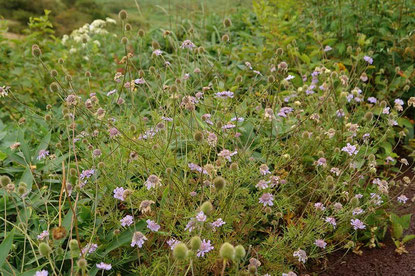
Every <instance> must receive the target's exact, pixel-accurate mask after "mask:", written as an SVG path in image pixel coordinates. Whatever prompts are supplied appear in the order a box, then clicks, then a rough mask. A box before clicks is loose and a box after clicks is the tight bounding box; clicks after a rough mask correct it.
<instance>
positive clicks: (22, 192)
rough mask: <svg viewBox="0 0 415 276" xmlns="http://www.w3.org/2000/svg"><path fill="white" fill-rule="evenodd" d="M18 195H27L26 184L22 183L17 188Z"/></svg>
mask: <svg viewBox="0 0 415 276" xmlns="http://www.w3.org/2000/svg"><path fill="white" fill-rule="evenodd" d="M17 193H18V194H19V195H20V196H23V195H25V194H26V193H27V184H26V183H24V182H20V184H19V187H18V188H17Z"/></svg>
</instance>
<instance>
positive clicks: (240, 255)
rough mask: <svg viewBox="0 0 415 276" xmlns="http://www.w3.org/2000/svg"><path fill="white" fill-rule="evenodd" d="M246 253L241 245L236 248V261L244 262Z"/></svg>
mask: <svg viewBox="0 0 415 276" xmlns="http://www.w3.org/2000/svg"><path fill="white" fill-rule="evenodd" d="M245 255H246V251H245V248H244V247H243V246H242V245H241V244H240V245H237V246H236V247H235V259H237V260H242V258H243V257H245Z"/></svg>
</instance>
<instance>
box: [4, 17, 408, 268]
mask: <svg viewBox="0 0 415 276" xmlns="http://www.w3.org/2000/svg"><path fill="white" fill-rule="evenodd" d="M36 22H40V23H39V24H37V25H36V26H34V27H33V29H34V30H33V31H32V34H31V35H29V36H28V38H27V40H26V41H25V42H22V44H21V46H23V47H22V48H21V49H20V50H19V48H13V47H12V46H10V45H8V44H6V43H4V44H1V45H2V47H4V48H5V49H7V52H8V54H7V53H6V54H5V56H2V60H4V59H7V58H8V56H7V55H9V56H10V55H12V54H14V55H16V53H18V51H21V52H19V53H20V54H21V55H22V56H23V57H24V59H25V60H24V61H21V62H22V63H23V64H24V66H20V67H19V66H17V65H14V66H15V67H12V66H13V65H10V68H11V69H12V70H11V71H12V72H5V71H3V72H1V76H2V81H4V84H3V83H2V84H1V85H2V87H1V90H0V93H1V94H0V95H1V96H2V98H1V100H2V110H1V113H0V115H1V119H2V122H1V124H0V137H1V138H2V142H1V145H0V160H1V161H0V162H1V164H2V166H1V169H0V173H1V179H0V180H1V189H0V193H1V199H0V213H1V214H2V215H1V221H0V225H1V230H3V231H1V234H0V237H2V242H1V244H0V269H1V272H2V273H3V274H4V275H21V274H22V275H72V274H80V275H96V274H101V275H162V274H167V275H290V276H292V275H297V273H298V274H300V273H301V272H303V271H305V269H306V266H307V265H308V264H310V263H316V262H319V261H320V260H322V259H324V258H325V256H326V255H327V254H329V253H331V252H333V251H335V250H337V249H339V248H349V249H350V250H353V251H355V252H357V251H359V249H360V248H361V247H362V246H369V247H375V246H378V245H379V244H380V243H381V241H382V239H383V238H384V236H385V234H386V233H387V232H388V231H390V232H391V233H392V235H393V237H394V240H395V244H396V247H397V252H399V253H401V254H403V253H405V243H407V242H409V241H410V240H412V239H413V238H414V237H415V236H414V235H410V234H409V235H406V233H405V234H404V229H406V228H408V220H410V215H406V216H397V215H394V214H389V213H388V212H387V211H386V210H387V207H388V205H389V204H409V202H410V201H411V199H409V198H408V197H407V196H406V195H405V193H402V194H399V195H397V196H395V195H394V196H393V197H390V196H389V192H390V191H391V190H392V189H394V188H397V187H404V186H405V185H408V184H409V183H410V182H411V181H412V180H413V179H411V178H410V177H408V176H406V174H405V173H407V172H408V171H409V170H410V169H411V168H412V167H413V164H412V161H411V158H410V157H407V156H403V155H402V154H401V152H402V151H400V152H398V151H397V145H399V144H404V143H407V142H409V141H410V139H412V138H413V125H412V124H411V121H410V120H409V119H408V118H407V117H406V114H408V110H410V109H411V108H413V107H414V106H415V98H414V97H413V95H410V94H409V92H408V91H410V89H412V84H411V79H410V78H409V77H408V76H406V75H400V74H399V71H397V72H396V76H394V77H393V78H394V81H393V82H392V83H390V82H389V80H390V76H389V75H388V74H383V73H382V68H378V67H377V64H376V63H375V60H374V56H375V55H376V54H377V53H376V52H374V51H370V50H367V51H365V50H362V48H360V47H359V46H358V44H356V45H353V46H352V45H351V46H350V48H349V49H348V51H347V57H346V59H347V60H348V61H349V63H347V64H346V63H345V65H344V66H343V67H341V66H339V62H341V61H342V60H339V59H338V57H337V56H335V55H334V54H332V52H331V51H330V48H331V47H330V45H329V44H327V45H326V43H322V44H320V45H319V46H315V48H316V53H314V54H313V56H312V57H311V58H310V57H309V56H308V54H306V53H302V52H301V50H300V49H298V47H297V45H296V43H295V42H292V43H291V42H290V43H287V44H286V45H276V44H274V45H272V44H270V43H271V42H270V41H269V40H268V39H269V37H267V36H263V35H261V34H262V33H263V32H264V29H262V27H261V25H259V22H258V17H257V16H255V15H252V14H250V13H249V12H247V11H241V12H239V13H237V14H235V15H233V16H232V17H225V18H223V17H219V16H217V15H212V16H210V17H208V18H202V19H201V20H199V21H188V20H185V21H183V22H182V23H181V24H179V25H178V26H177V27H175V28H174V30H172V29H167V28H166V29H159V28H155V29H151V30H149V31H145V30H143V29H140V28H139V27H137V26H134V25H131V24H130V23H129V17H128V13H127V12H126V11H120V13H119V17H118V18H117V20H113V19H111V18H108V19H106V20H96V21H94V22H92V23H91V24H88V25H85V26H83V27H82V28H80V29H77V30H75V31H74V32H72V34H71V35H68V36H65V37H64V38H63V39H57V40H55V39H54V38H48V39H45V36H47V34H48V33H50V32H51V29H50V27H49V24H48V23H47V22H48V20H47V17H43V19H40V20H37V21H36ZM51 39H52V40H51ZM303 54H304V55H303ZM299 56H301V57H302V58H299ZM15 58H16V57H15ZM16 59H17V58H16ZM23 67H24V68H23ZM23 70H24V72H26V76H27V78H26V80H25V79H23V78H22V79H16V78H11V77H10V74H22V72H23ZM374 78H375V79H376V85H380V84H382V87H383V88H382V89H383V90H382V93H381V96H380V97H377V96H376V94H374V93H373V90H374V86H375V84H374V82H373V79H374ZM28 80H30V81H29V82H27V81H28ZM25 81H26V83H25ZM3 85H4V86H3ZM34 90H36V91H34ZM397 90H399V91H401V92H402V93H403V94H405V92H407V93H406V94H405V96H404V97H402V98H405V100H403V99H401V98H385V97H383V95H390V94H392V93H393V92H395V91H397ZM29 91H30V92H29ZM29 93H30V94H29ZM400 95H402V94H400ZM3 107H4V108H3ZM404 174H405V176H404Z"/></svg>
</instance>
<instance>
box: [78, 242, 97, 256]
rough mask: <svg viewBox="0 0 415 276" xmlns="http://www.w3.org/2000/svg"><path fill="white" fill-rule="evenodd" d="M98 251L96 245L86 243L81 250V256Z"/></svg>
mask: <svg viewBox="0 0 415 276" xmlns="http://www.w3.org/2000/svg"><path fill="white" fill-rule="evenodd" d="M97 249H98V245H97V244H96V243H88V244H87V245H86V246H85V247H84V248H82V255H86V254H92V253H94V252H95V251H96V250H97Z"/></svg>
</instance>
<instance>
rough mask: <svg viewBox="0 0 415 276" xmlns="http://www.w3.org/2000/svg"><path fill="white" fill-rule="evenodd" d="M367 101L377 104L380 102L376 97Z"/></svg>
mask: <svg viewBox="0 0 415 276" xmlns="http://www.w3.org/2000/svg"><path fill="white" fill-rule="evenodd" d="M367 101H368V102H369V103H372V104H375V103H377V102H378V99H376V98H375V97H369V98H367Z"/></svg>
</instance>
